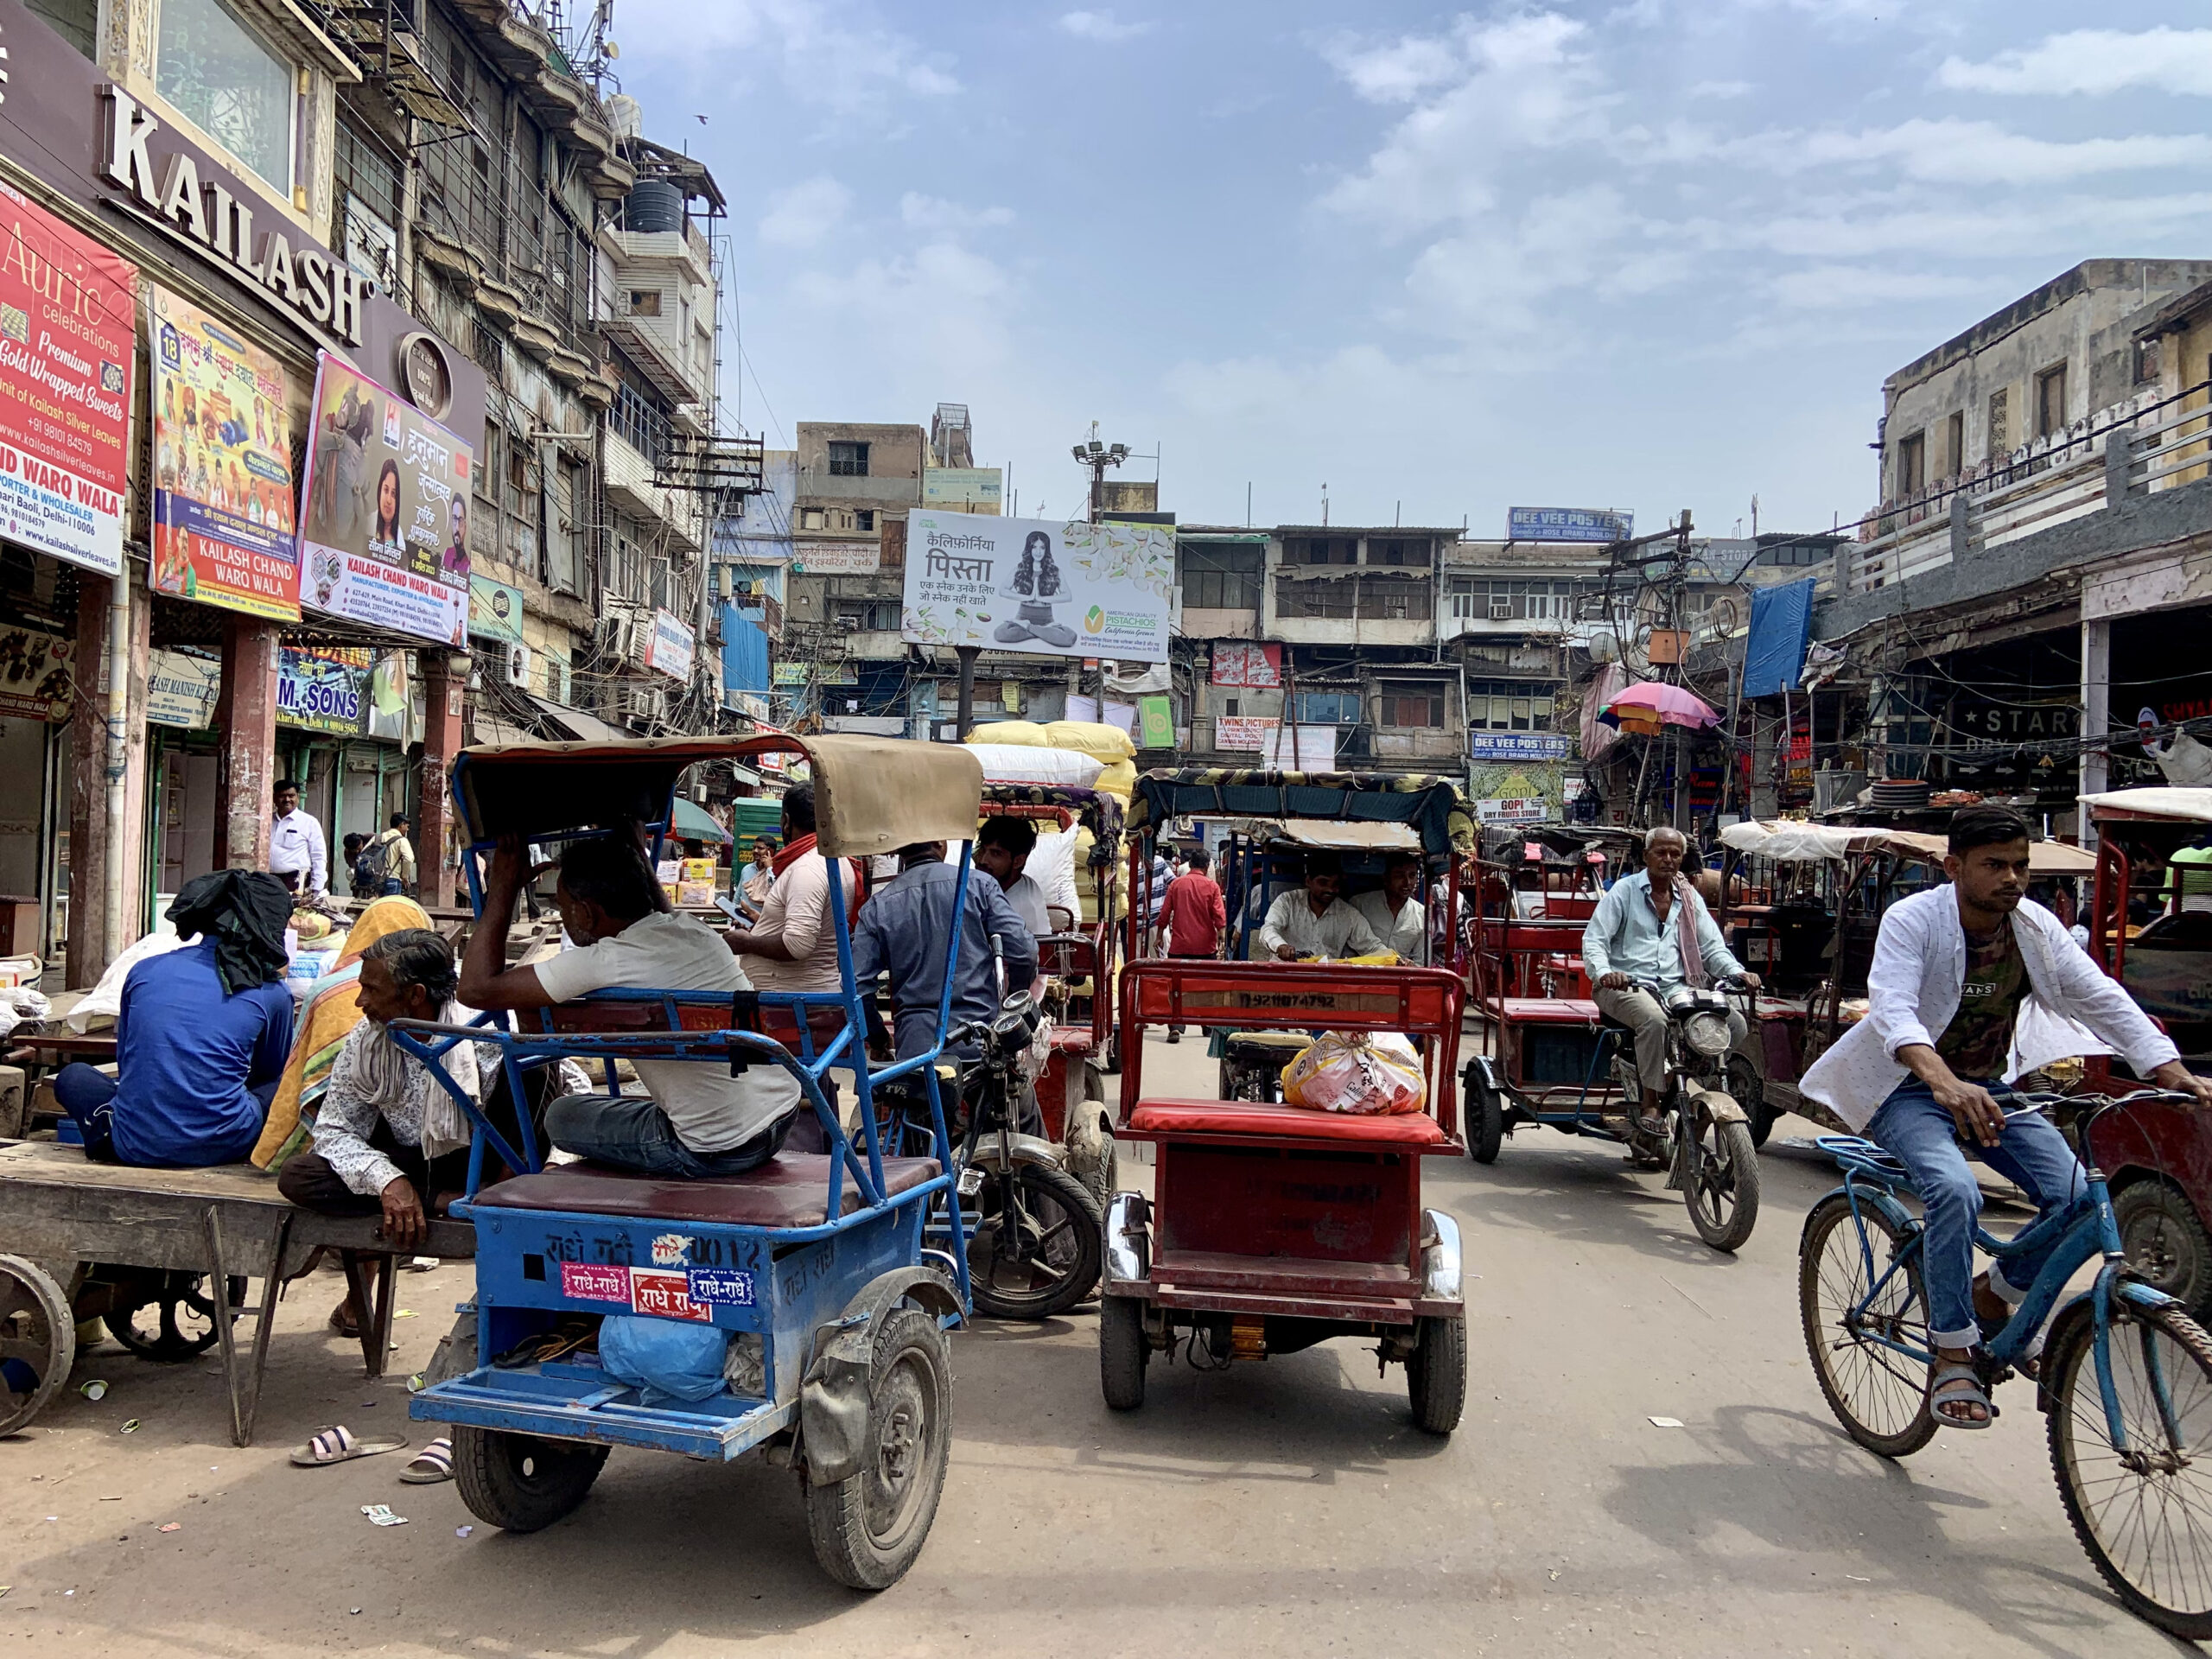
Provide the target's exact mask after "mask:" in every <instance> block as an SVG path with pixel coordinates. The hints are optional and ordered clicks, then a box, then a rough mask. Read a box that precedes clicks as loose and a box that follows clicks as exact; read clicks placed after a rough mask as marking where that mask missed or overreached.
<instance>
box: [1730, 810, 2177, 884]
mask: <svg viewBox="0 0 2212 1659" xmlns="http://www.w3.org/2000/svg"><path fill="white" fill-rule="evenodd" d="M2136 792H2141V791H2136ZM2168 792H2173V791H2168ZM2180 792H2185V793H2191V794H2200V795H2203V796H2205V797H2206V798H2207V801H2208V805H2209V806H2212V790H2194V791H2180ZM1720 840H1721V842H1722V844H1723V845H1725V846H1728V847H1732V848H1733V849H1735V850H1736V851H1738V852H1739V853H1749V854H1751V855H1754V856H1756V857H1758V858H1770V859H1772V860H1774V861H1776V862H1777V863H1783V864H1819V863H1827V862H1832V861H1840V860H1843V859H1846V858H1850V857H1852V856H1853V855H1856V854H1859V853H1890V854H1893V855H1897V856H1898V857H1901V858H1910V859H1917V860H1919V861H1922V862H1923V863H1929V864H1941V863H1942V861H1943V857H1944V855H1945V854H1946V853H1947V852H1948V851H1949V842H1948V841H1947V840H1946V839H1945V838H1944V837H1943V836H1939V835H1932V834H1929V832H1927V831H1925V830H1920V829H1875V828H1867V829H1846V828H1843V827H1842V826H1840V825H1838V824H1830V823H1798V822H1796V821H1795V820H1791V819H1785V820H1782V821H1779V822H1775V823H1732V824H1730V825H1729V826H1728V827H1727V828H1726V829H1723V830H1722V831H1721V832H1720ZM2095 868H2097V856H2096V855H2095V854H2094V853H2089V852H2084V851H2083V850H2082V849H2081V848H2079V847H2069V846H2068V845H2066V843H2065V842H2058V841H2037V842H2031V843H2030V844H2029V847H2028V873H2029V874H2031V875H2087V874H2089V873H2090V872H2091V871H2092V870H2094V869H2095Z"/></svg>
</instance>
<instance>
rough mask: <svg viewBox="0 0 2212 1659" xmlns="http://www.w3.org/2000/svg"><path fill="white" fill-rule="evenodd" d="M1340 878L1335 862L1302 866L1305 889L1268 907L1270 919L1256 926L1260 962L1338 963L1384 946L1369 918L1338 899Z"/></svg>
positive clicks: (1284, 895)
mask: <svg viewBox="0 0 2212 1659" xmlns="http://www.w3.org/2000/svg"><path fill="white" fill-rule="evenodd" d="M1338 880H1340V877H1339V875H1338V870H1337V868H1336V866H1335V865H1334V864H1333V863H1325V862H1322V861H1319V860H1317V861H1313V863H1311V864H1309V865H1308V866H1307V867H1306V883H1305V885H1304V886H1303V887H1294V888H1293V889H1291V891H1290V892H1288V893H1283V894H1281V895H1280V896H1279V897H1278V898H1277V899H1275V901H1274V904H1272V905H1270V906H1268V919H1267V920H1266V921H1265V922H1263V923H1262V924H1261V926H1260V950H1261V953H1262V958H1261V959H1262V960H1263V961H1264V960H1266V959H1268V958H1269V957H1272V958H1274V960H1276V961H1278V962H1294V961H1297V960H1299V959H1300V958H1301V957H1316V958H1325V959H1327V960H1331V961H1336V960H1340V959H1341V958H1343V957H1364V956H1370V955H1371V954H1373V953H1374V952H1375V951H1377V950H1381V949H1382V948H1383V944H1382V941H1381V940H1379V939H1377V938H1376V937H1375V930H1374V929H1373V928H1371V927H1370V926H1368V925H1367V918H1366V917H1364V916H1363V915H1361V914H1360V913H1359V912H1357V911H1356V910H1354V909H1353V908H1352V907H1351V906H1350V905H1348V904H1346V903H1344V900H1343V899H1339V898H1338V897H1337V884H1338ZM1317 904H1318V905H1319V906H1321V908H1320V909H1319V911H1316V910H1315V908H1314V906H1316V905H1317Z"/></svg>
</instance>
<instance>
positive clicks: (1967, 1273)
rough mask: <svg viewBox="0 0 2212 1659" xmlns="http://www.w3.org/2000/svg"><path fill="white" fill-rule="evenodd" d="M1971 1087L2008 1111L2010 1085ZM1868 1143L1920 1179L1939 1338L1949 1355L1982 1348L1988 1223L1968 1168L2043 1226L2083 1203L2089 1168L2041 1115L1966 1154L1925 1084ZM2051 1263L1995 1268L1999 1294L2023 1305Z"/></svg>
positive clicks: (1925, 1253)
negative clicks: (1975, 1165)
mask: <svg viewBox="0 0 2212 1659" xmlns="http://www.w3.org/2000/svg"><path fill="white" fill-rule="evenodd" d="M1968 1081H1976V1082H1980V1084H1981V1086H1982V1087H1983V1088H1985V1089H1986V1090H1989V1091H1990V1092H1991V1093H1992V1094H1994V1095H1997V1096H1998V1097H1999V1101H1998V1103H1999V1105H2002V1104H2003V1103H2004V1093H2003V1091H2004V1090H2005V1084H2003V1083H2000V1082H1993V1081H1988V1080H1984V1079H1968ZM1866 1138H1867V1139H1868V1140H1870V1141H1873V1142H1874V1144H1875V1145H1877V1146H1878V1147H1881V1148H1882V1150H1883V1151H1885V1152H1887V1153H1890V1154H1892V1155H1894V1156H1895V1157H1896V1158H1897V1160H1898V1161H1899V1162H1900V1163H1902V1164H1903V1165H1904V1166H1905V1168H1906V1169H1907V1170H1909V1171H1910V1172H1911V1174H1912V1184H1913V1185H1914V1187H1915V1188H1916V1190H1917V1191H1918V1192H1919V1193H1920V1202H1921V1207H1922V1208H1923V1210H1924V1211H1926V1213H1927V1220H1928V1236H1927V1242H1926V1243H1923V1245H1922V1246H1921V1262H1922V1270H1923V1275H1924V1276H1925V1278H1926V1280H1927V1282H1928V1323H1929V1335H1930V1336H1931V1337H1932V1338H1934V1339H1935V1342H1936V1346H1937V1347H1939V1348H1972V1347H1974V1346H1975V1345H1976V1344H1979V1343H1980V1340H1981V1327H1980V1323H1979V1322H1978V1321H1977V1320H1976V1319H1975V1318H1974V1225H1975V1224H1976V1223H1977V1222H1978V1221H1979V1220H1980V1217H1981V1188H1980V1185H1978V1184H1977V1183H1976V1182H1975V1180H1974V1175H1973V1173H1972V1172H1971V1171H1969V1170H1968V1169H1967V1153H1969V1152H1971V1153H1972V1154H1974V1156H1975V1157H1977V1158H1979V1159H1980V1160H1981V1161H1982V1162H1984V1163H1985V1164H1987V1165H1988V1166H1990V1167H1991V1168H1992V1169H1993V1170H1995V1171H1996V1172H1997V1173H1999V1175H2002V1176H2003V1177H2004V1178H2005V1179H2006V1180H2008V1181H2011V1182H2012V1184H2013V1185H2016V1186H2018V1188H2019V1189H2020V1190H2021V1191H2022V1192H2025V1193H2026V1194H2027V1195H2028V1198H2029V1201H2030V1202H2031V1203H2032V1204H2033V1205H2035V1206H2036V1210H2037V1220H2041V1219H2042V1218H2043V1217H2044V1216H2047V1215H2050V1213H2051V1212H2052V1211H2055V1210H2061V1209H2063V1208H2064V1207H2065V1206H2066V1205H2069V1204H2070V1203H2072V1202H2073V1201H2074V1200H2075V1198H2079V1197H2080V1196H2081V1195H2082V1192H2083V1190H2084V1188H2085V1186H2086V1185H2087V1183H2086V1182H2085V1181H2084V1179H2083V1177H2082V1165H2081V1161H2080V1160H2078V1159H2076V1158H2075V1156H2074V1149H2073V1148H2072V1147H2069V1146H2068V1145H2067V1144H2066V1137H2065V1136H2064V1135H2061V1134H2060V1133H2059V1132H2058V1128H2057V1126H2056V1125H2055V1124H2054V1123H2052V1122H2051V1121H2050V1119H2049V1118H2047V1117H2045V1116H2044V1115H2043V1114H2042V1113H2040V1112H2029V1113H2024V1114H2022V1115H2021V1116H2018V1117H2015V1118H2012V1119H2011V1120H2010V1121H2009V1122H2006V1124H2005V1134H2004V1135H2003V1137H2002V1139H2000V1140H1999V1141H1998V1143H1997V1145H1995V1146H1993V1147H1985V1146H1982V1145H1981V1144H1980V1142H1978V1141H1977V1142H1974V1144H1972V1145H1971V1146H1966V1147H1962V1146H1961V1145H1960V1142H1959V1138H1958V1132H1957V1126H1956V1125H1955V1123H1954V1122H1952V1119H1951V1115H1950V1113H1949V1112H1948V1111H1946V1110H1945V1109H1943V1108H1942V1107H1941V1106H1939V1105H1937V1104H1936V1096H1935V1095H1934V1094H1933V1093H1932V1092H1931V1091H1930V1090H1929V1087H1928V1085H1927V1084H1924V1083H1923V1082H1921V1081H1920V1079H1919V1078H1917V1077H1907V1078H1906V1079H1905V1080H1904V1082H1903V1083H1901V1084H1898V1085H1897V1087H1896V1088H1895V1089H1894V1090H1891V1094H1890V1097H1889V1098H1888V1099H1887V1100H1885V1101H1884V1102H1883V1103H1882V1109H1880V1110H1879V1111H1878V1112H1876V1113H1875V1114H1874V1120H1873V1122H1871V1123H1869V1124H1868V1125H1867V1126H1866ZM2052 1245H2053V1247H2055V1246H2056V1240H2055V1239H2054V1240H2053V1241H2052ZM2049 1260H2050V1249H2039V1250H2031V1251H2030V1252H2029V1253H2028V1254H2027V1255H2022V1256H2012V1257H2007V1258H2006V1259H2005V1262H2004V1271H2003V1272H1999V1270H1998V1268H1997V1267H1996V1266H1995V1265H1994V1264H1993V1265H1992V1266H1991V1268H1990V1269H1989V1287H1990V1288H1991V1289H1992V1290H1993V1291H1995V1292H1996V1293H1997V1294H1998V1295H1999V1296H2000V1297H2002V1298H2004V1300H2005V1301H2007V1302H2011V1303H2013V1304H2015V1305H2017V1304H2018V1302H2019V1301H2020V1300H2021V1299H2022V1298H2024V1296H2025V1295H2026V1294H2028V1289H2029V1287H2031V1286H2032V1285H2033V1284H2034V1283H2035V1281H2036V1275H2037V1274H2038V1273H2041V1272H2042V1271H2043V1267H2044V1262H2048V1261H2049Z"/></svg>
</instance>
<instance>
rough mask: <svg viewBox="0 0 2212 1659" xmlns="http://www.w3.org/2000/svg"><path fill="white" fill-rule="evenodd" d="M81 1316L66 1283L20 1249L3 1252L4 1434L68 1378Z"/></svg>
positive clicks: (0, 1402)
mask: <svg viewBox="0 0 2212 1659" xmlns="http://www.w3.org/2000/svg"><path fill="white" fill-rule="evenodd" d="M76 1361H77V1321H76V1318H75V1316H74V1315H73V1314H72V1313H70V1311H69V1303H68V1300H67V1298H66V1297H64V1296H63V1295H62V1294H61V1287H60V1286H59V1285H57V1284H55V1283H54V1280H53V1278H52V1277H51V1276H50V1275H49V1274H48V1273H47V1271H46V1269H45V1268H41V1267H40V1266H39V1265H38V1264H37V1263H36V1262H26V1261H24V1260H23V1258H22V1256H20V1255H0V1434H7V1433H13V1432H14V1431H15V1430H16V1429H19V1428H21V1427H22V1426H23V1425H24V1424H25V1423H28V1422H29V1421H30V1420H31V1419H32V1418H34V1417H35V1416H37V1415H38V1414H39V1412H40V1410H41V1408H43V1407H44V1406H45V1404H46V1402H48V1400H51V1399H52V1398H53V1397H54V1395H55V1394H56V1393H57V1392H58V1391H59V1390H60V1388H61V1387H62V1385H63V1384H64V1383H67V1382H68V1380H69V1368H70V1367H71V1366H72V1365H73V1364H75V1363H76Z"/></svg>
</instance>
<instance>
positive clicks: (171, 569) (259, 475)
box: [146, 288, 300, 622]
mask: <svg viewBox="0 0 2212 1659" xmlns="http://www.w3.org/2000/svg"><path fill="white" fill-rule="evenodd" d="M146 308H147V313H148V318H149V327H150V328H151V330H152V333H153V341H152V350H151V351H150V353H149V357H150V359H151V360H152V362H153V365H154V379H153V406H154V588H155V591H156V592H157V593H163V594H175V595H176V596H178V597H179V598H182V599H190V600H197V601H199V602H200V604H203V605H218V606H220V607H223V608H224V609H225V610H231V611H243V612H245V613H246V614H248V615H249V616H265V617H270V618H272V619H275V620H278V621H284V622H295V621H297V620H299V615H300V565H299V554H298V551H297V550H296V548H295V547H294V545H293V537H292V530H293V524H292V514H293V509H294V502H293V499H292V420H291V416H290V414H289V412H288V409H289V405H288V403H287V392H286V388H285V380H284V370H283V365H280V364H279V363H278V362H277V359H275V358H273V357H271V356H270V354H269V353H266V352H264V351H261V350H259V349H257V347H255V346H249V345H247V344H246V342H245V341H244V340H240V339H239V338H238V336H237V335H236V334H232V333H231V332H230V330H228V329H227V328H226V327H223V325H222V324H221V323H219V322H218V321H216V320H215V319H214V318H213V317H212V316H210V315H207V312H205V311H202V310H201V309H200V308H199V307H198V306H196V305H191V304H188V303H187V302H185V301H183V300H180V299H179V298H177V297H176V296H175V295H174V294H170V293H168V292H167V291H166V290H164V289H160V288H149V289H147V290H146Z"/></svg>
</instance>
